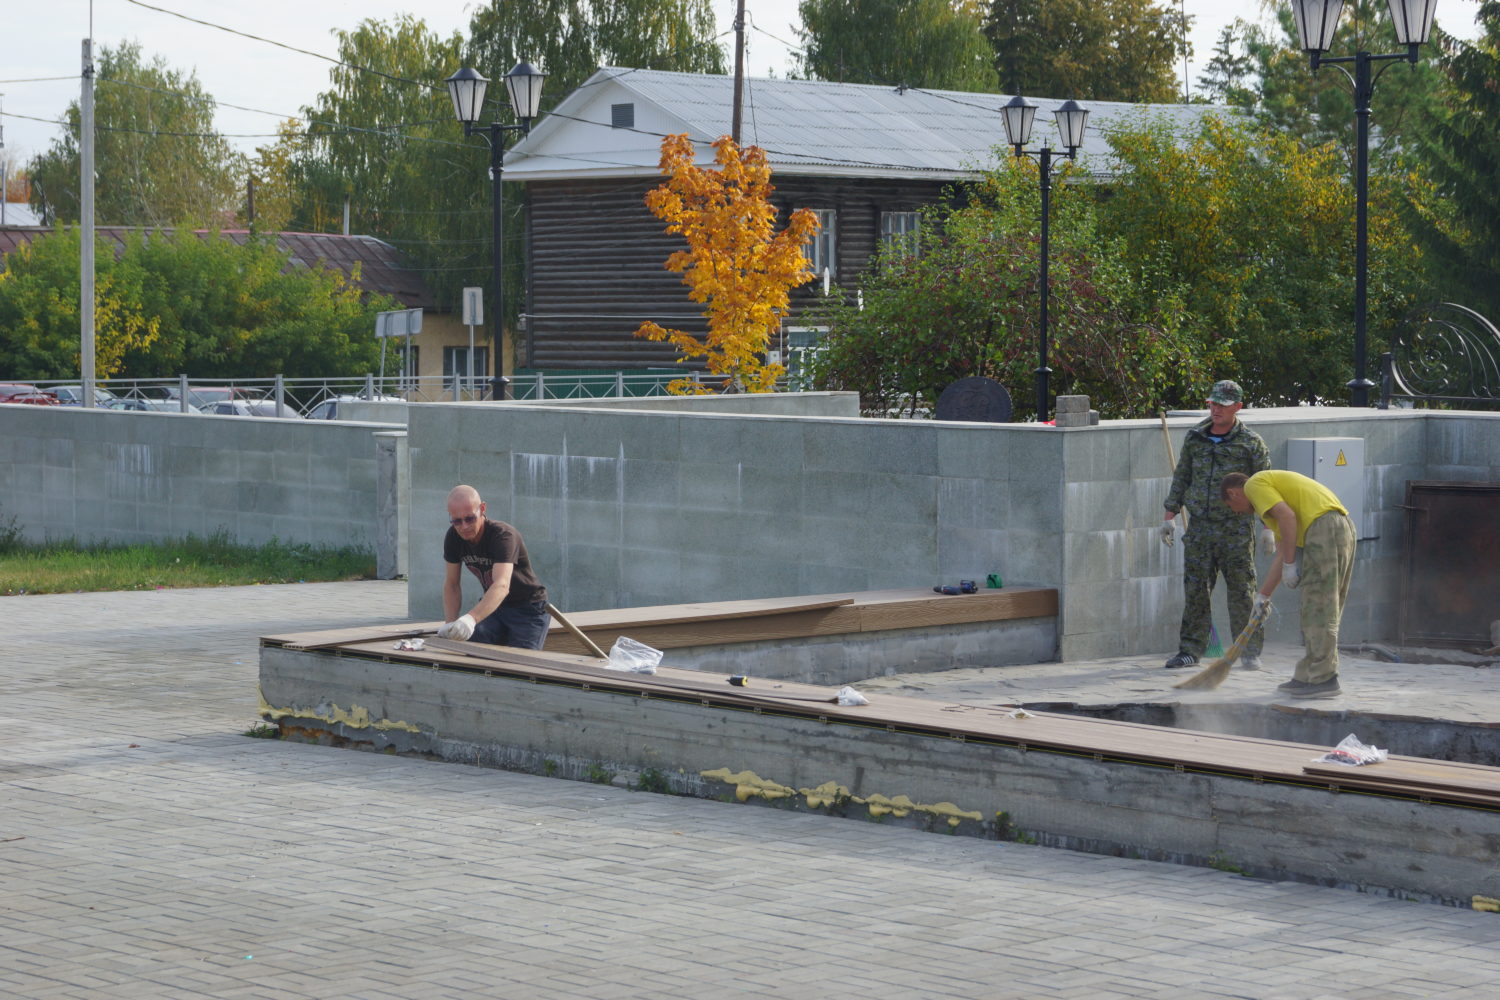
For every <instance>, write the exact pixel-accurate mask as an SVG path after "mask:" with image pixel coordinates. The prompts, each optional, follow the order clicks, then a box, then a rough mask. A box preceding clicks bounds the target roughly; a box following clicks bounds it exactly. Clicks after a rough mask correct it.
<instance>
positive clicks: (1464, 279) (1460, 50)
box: [1406, 0, 1500, 322]
mask: <svg viewBox="0 0 1500 1000" xmlns="http://www.w3.org/2000/svg"><path fill="white" fill-rule="evenodd" d="M1479 23H1480V24H1481V25H1482V26H1483V29H1484V33H1483V35H1482V37H1480V38H1479V39H1478V40H1477V41H1475V42H1473V43H1472V44H1471V43H1467V42H1459V41H1456V40H1451V39H1450V40H1448V42H1447V44H1446V45H1445V46H1444V49H1445V55H1444V57H1443V59H1442V62H1441V68H1442V70H1443V72H1444V74H1445V75H1446V77H1447V79H1448V80H1449V81H1450V84H1451V88H1452V90H1451V95H1452V96H1451V98H1450V103H1449V105H1448V107H1447V108H1446V109H1444V110H1443V111H1441V112H1440V113H1438V114H1437V115H1435V116H1434V120H1433V121H1432V122H1431V124H1430V126H1429V127H1428V128H1427V129H1426V134H1427V135H1429V136H1430V141H1429V142H1428V143H1426V144H1425V145H1424V146H1423V147H1422V149H1421V159H1422V160H1423V162H1424V164H1425V168H1426V174H1427V176H1428V177H1430V178H1431V195H1432V196H1431V197H1422V195H1423V194H1424V193H1425V192H1427V190H1428V188H1426V187H1424V186H1420V185H1413V186H1412V187H1411V189H1410V190H1409V192H1408V196H1407V200H1406V217H1407V219H1408V220H1410V222H1411V224H1412V226H1413V228H1414V231H1415V233H1416V236H1417V239H1418V243H1419V245H1420V246H1421V247H1422V248H1423V249H1424V251H1425V256H1426V260H1427V263H1428V273H1429V274H1430V275H1431V276H1432V279H1433V281H1434V283H1435V284H1436V285H1437V287H1438V289H1439V290H1440V291H1441V293H1442V295H1443V296H1444V297H1445V298H1448V299H1451V300H1453V301H1457V302H1459V303H1461V304H1463V305H1467V306H1469V307H1470V308H1472V309H1475V310H1477V311H1478V312H1480V313H1482V314H1484V315H1485V316H1486V317H1487V318H1488V319H1489V320H1490V321H1491V322H1500V286H1497V285H1496V282H1495V275H1496V274H1497V273H1500V187H1497V186H1496V184H1495V178H1496V177H1497V176H1500V127H1497V122H1500V93H1497V91H1496V89H1495V81H1496V80H1497V79H1500V2H1496V0H1486V2H1485V3H1483V4H1481V6H1480V8H1479Z"/></svg>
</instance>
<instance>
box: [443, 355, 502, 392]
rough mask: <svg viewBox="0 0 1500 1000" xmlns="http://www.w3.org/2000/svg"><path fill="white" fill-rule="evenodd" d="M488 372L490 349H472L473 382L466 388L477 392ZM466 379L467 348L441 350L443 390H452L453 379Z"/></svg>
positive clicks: (467, 367)
mask: <svg viewBox="0 0 1500 1000" xmlns="http://www.w3.org/2000/svg"><path fill="white" fill-rule="evenodd" d="M489 370H490V349H489V348H488V347H476V348H474V381H473V382H472V383H471V384H469V385H468V386H467V388H468V389H469V391H471V392H479V391H480V387H481V386H483V385H484V381H485V378H486V377H487V376H488V374H489ZM455 377H457V378H460V379H468V377H469V349H468V348H467V347H445V348H443V389H444V391H448V392H451V391H452V390H453V380H454V378H455Z"/></svg>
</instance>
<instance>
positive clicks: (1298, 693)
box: [1276, 677, 1344, 698]
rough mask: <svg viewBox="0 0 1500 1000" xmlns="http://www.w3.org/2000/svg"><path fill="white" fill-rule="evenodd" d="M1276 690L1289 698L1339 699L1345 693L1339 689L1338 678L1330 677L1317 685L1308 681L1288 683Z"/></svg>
mask: <svg viewBox="0 0 1500 1000" xmlns="http://www.w3.org/2000/svg"><path fill="white" fill-rule="evenodd" d="M1276 690H1278V691H1283V692H1285V693H1286V696H1287V697H1288V698H1337V697H1338V696H1339V695H1341V694H1343V693H1344V692H1343V690H1342V689H1340V688H1339V679H1338V678H1337V677H1330V678H1328V679H1327V680H1326V681H1320V682H1318V683H1317V684H1309V683H1308V682H1307V681H1297V680H1292V681H1287V682H1286V683H1285V684H1282V685H1279V686H1278V687H1277V688H1276Z"/></svg>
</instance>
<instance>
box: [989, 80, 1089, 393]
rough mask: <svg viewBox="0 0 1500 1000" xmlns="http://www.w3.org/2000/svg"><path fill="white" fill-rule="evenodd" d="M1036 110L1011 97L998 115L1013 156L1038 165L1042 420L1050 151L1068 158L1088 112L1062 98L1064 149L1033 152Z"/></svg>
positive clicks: (1048, 287)
mask: <svg viewBox="0 0 1500 1000" xmlns="http://www.w3.org/2000/svg"><path fill="white" fill-rule="evenodd" d="M1036 111H1037V107H1036V105H1035V104H1032V103H1031V102H1030V101H1028V100H1026V98H1024V97H1013V98H1011V99H1010V102H1009V103H1008V104H1006V105H1005V107H1003V108H1001V109H1000V114H1001V119H1002V120H1003V121H1004V122H1005V138H1006V141H1007V142H1008V143H1010V145H1012V146H1014V147H1015V150H1016V156H1035V157H1036V158H1037V160H1038V162H1039V163H1040V165H1041V177H1042V278H1041V286H1042V317H1041V320H1042V321H1041V333H1040V336H1039V337H1038V338H1037V369H1036V419H1037V421H1038V422H1042V421H1045V420H1046V419H1047V411H1048V406H1047V379H1048V377H1049V376H1050V375H1051V374H1052V369H1050V368H1048V367H1047V301H1048V300H1049V299H1050V298H1051V297H1052V285H1051V283H1050V282H1049V280H1048V276H1047V251H1048V240H1049V234H1048V226H1047V221H1048V215H1049V214H1050V213H1049V211H1048V206H1049V205H1050V203H1051V193H1052V154H1053V153H1055V152H1062V155H1063V156H1066V157H1067V158H1068V159H1070V160H1071V159H1073V158H1075V157H1076V156H1077V155H1078V147H1079V146H1082V145H1083V126H1084V123H1085V122H1086V121H1088V117H1089V112H1088V109H1087V108H1084V107H1081V106H1079V104H1078V102H1077V101H1064V102H1063V104H1062V106H1061V107H1059V108H1058V109H1057V110H1056V111H1054V112H1053V117H1054V118H1055V119H1056V120H1057V128H1058V131H1059V132H1061V133H1062V144H1063V147H1064V149H1063V150H1061V151H1060V150H1054V149H1053V148H1052V147H1050V146H1043V147H1042V148H1041V149H1039V150H1036V151H1035V152H1033V151H1030V150H1026V149H1022V148H1021V147H1023V146H1025V145H1026V143H1027V141H1028V140H1030V138H1031V126H1032V124H1033V123H1035V121H1036Z"/></svg>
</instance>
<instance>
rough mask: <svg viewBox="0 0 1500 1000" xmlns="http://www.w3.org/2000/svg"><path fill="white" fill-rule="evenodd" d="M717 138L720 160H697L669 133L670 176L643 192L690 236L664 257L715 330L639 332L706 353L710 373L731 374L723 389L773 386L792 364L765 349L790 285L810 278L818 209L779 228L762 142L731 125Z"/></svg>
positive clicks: (687, 387)
mask: <svg viewBox="0 0 1500 1000" xmlns="http://www.w3.org/2000/svg"><path fill="white" fill-rule="evenodd" d="M713 148H714V162H715V163H716V164H717V169H714V168H711V167H700V166H698V165H696V164H695V163H694V162H693V143H692V141H691V140H690V139H688V137H687V136H686V135H669V136H667V137H666V138H665V139H663V140H662V144H661V172H662V174H663V175H665V176H666V178H667V180H666V181H664V182H663V183H662V185H661V186H660V187H657V188H653V189H652V190H651V191H649V192H647V194H646V207H647V208H649V209H651V212H652V214H654V215H655V216H656V217H657V218H659V219H661V220H662V221H664V222H666V223H667V232H669V233H677V234H679V235H681V236H682V237H683V238H684V239H686V240H687V244H688V248H687V249H686V250H679V251H677V252H676V253H674V254H672V255H671V256H670V257H668V258H667V261H666V265H665V266H666V268H667V270H669V271H676V272H678V273H680V274H681V275H682V283H683V284H684V285H687V286H688V298H690V299H691V300H692V301H694V302H701V303H703V304H704V309H703V317H704V319H706V320H707V321H708V332H707V334H706V335H704V336H703V337H699V336H697V335H694V334H691V333H687V332H685V331H683V330H671V329H668V328H666V327H663V326H661V325H659V324H657V323H654V322H651V321H647V322H645V323H642V324H641V326H640V329H638V330H636V332H635V335H636V336H637V337H644V338H646V339H647V340H655V341H662V340H665V341H667V342H669V343H671V344H672V346H674V347H676V348H677V351H678V353H679V354H680V355H681V357H680V358H679V361H689V360H693V359H696V358H702V359H703V361H704V366H705V367H706V368H707V369H708V371H709V373H710V374H714V375H723V376H725V382H724V391H725V392H770V391H772V390H773V389H774V388H775V386H776V380H777V379H778V378H780V377H781V376H782V375H784V374H785V373H786V369H785V368H783V367H782V366H781V365H774V364H766V363H765V362H764V360H763V358H764V356H765V351H766V348H767V347H768V346H769V345H770V343H771V337H772V335H773V334H774V333H775V332H776V331H777V330H778V329H779V328H780V326H781V317H782V316H783V315H784V314H785V313H786V310H787V306H788V303H789V301H790V292H791V290H792V289H793V288H796V287H797V286H798V285H801V284H805V283H806V282H808V281H811V280H812V278H813V272H812V267H811V266H810V265H809V264H808V261H807V258H806V257H804V256H803V254H802V244H803V243H805V242H807V240H808V239H810V238H811V237H812V236H813V235H814V234H815V233H816V232H817V231H818V219H817V216H816V215H815V214H814V213H813V212H812V211H810V210H809V209H806V208H799V209H797V210H796V211H795V212H793V213H792V215H791V218H790V219H789V220H788V221H787V224H786V227H785V228H784V229H782V230H781V231H780V232H777V231H776V228H775V224H776V208H775V206H774V205H772V204H771V192H772V191H773V190H774V188H772V186H771V168H770V167H769V166H767V165H766V153H765V150H763V149H761V148H759V147H758V146H746V147H745V148H744V149H741V148H740V147H739V146H738V145H736V144H735V142H734V140H732V139H730V138H729V136H727V135H726V136H723V137H721V138H720V139H718V140H717V141H716V142H715V143H714V144H713ZM667 390H668V391H669V392H672V393H674V394H676V395H694V394H701V393H708V392H711V391H713V390H712V388H711V387H709V386H706V385H702V384H701V383H697V382H693V381H692V380H690V379H676V380H674V381H673V382H671V383H670V384H669V385H668V386H667Z"/></svg>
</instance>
